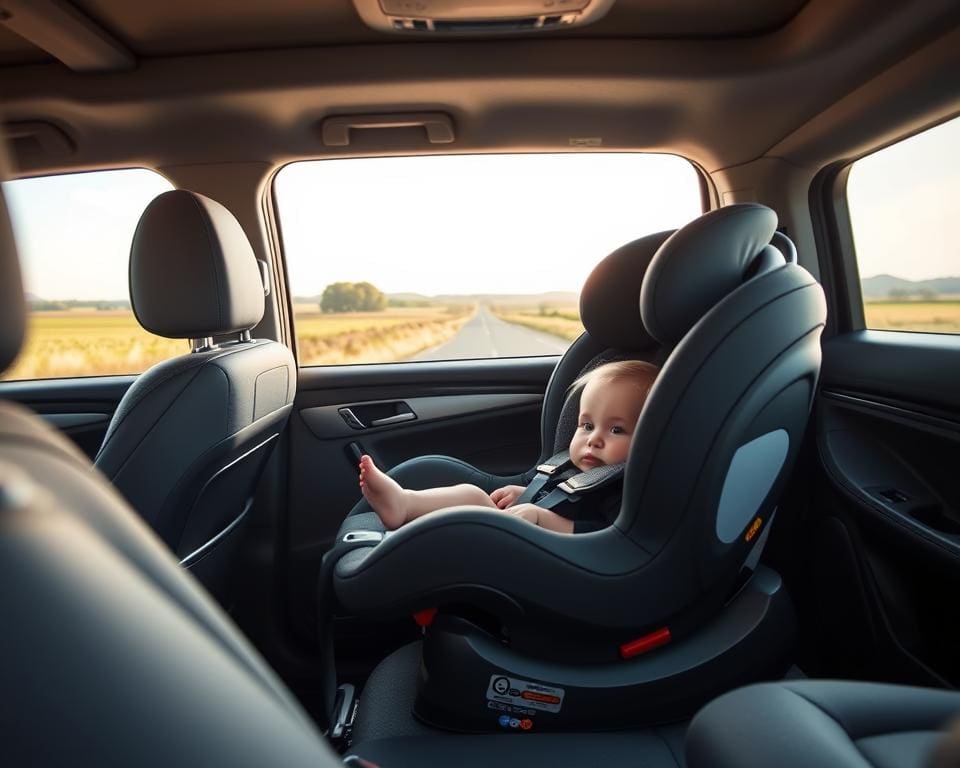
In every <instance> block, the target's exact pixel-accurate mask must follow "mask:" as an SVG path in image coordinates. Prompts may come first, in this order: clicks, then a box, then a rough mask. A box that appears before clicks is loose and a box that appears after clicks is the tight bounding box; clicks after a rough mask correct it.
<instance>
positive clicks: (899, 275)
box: [847, 119, 960, 333]
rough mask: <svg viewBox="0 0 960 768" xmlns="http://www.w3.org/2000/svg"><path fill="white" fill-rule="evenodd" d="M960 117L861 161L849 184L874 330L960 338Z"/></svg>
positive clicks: (866, 314)
mask: <svg viewBox="0 0 960 768" xmlns="http://www.w3.org/2000/svg"><path fill="white" fill-rule="evenodd" d="M958 148H960V119H955V120H951V121H950V122H948V123H944V124H943V125H939V126H937V127H936V128H931V129H930V130H928V131H924V132H923V133H919V134H917V135H916V136H912V137H910V138H909V139H905V140H904V141H901V142H898V143H897V144H892V145H891V146H889V147H886V148H884V149H881V150H879V151H877V152H875V153H874V154H872V155H869V156H867V157H864V158H862V159H860V160H858V161H856V162H855V163H854V164H853V165H852V166H851V168H850V175H849V177H848V180H847V202H848V207H849V211H850V225H851V229H852V230H853V239H854V246H855V249H856V255H857V266H858V268H859V271H860V286H861V290H862V293H863V310H864V317H865V320H866V326H867V328H875V329H884V330H896V331H925V332H928V333H960V239H958V237H957V222H958V220H960V153H958V152H957V150H958Z"/></svg>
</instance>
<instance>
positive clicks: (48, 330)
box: [3, 309, 190, 379]
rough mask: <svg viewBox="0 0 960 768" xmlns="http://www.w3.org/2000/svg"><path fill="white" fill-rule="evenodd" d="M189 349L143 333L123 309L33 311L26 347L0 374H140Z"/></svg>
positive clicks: (184, 344) (41, 376)
mask: <svg viewBox="0 0 960 768" xmlns="http://www.w3.org/2000/svg"><path fill="white" fill-rule="evenodd" d="M189 349H190V346H189V343H188V342H186V341H184V340H183V339H164V338H161V337H159V336H154V335H153V334H151V333H147V332H146V331H145V330H143V328H141V327H140V325H139V324H138V323H137V321H136V319H135V318H134V316H133V313H131V312H128V311H125V310H102V311H97V310H83V309H77V310H65V311H62V312H33V313H31V315H30V320H29V325H28V328H27V341H26V345H25V347H24V349H23V351H22V352H21V353H20V357H19V358H18V359H17V362H16V363H15V364H14V366H13V368H11V369H10V370H8V371H7V372H6V373H5V374H4V376H3V378H5V379H49V378H56V377H68V376H103V375H109V374H119V373H140V372H141V371H144V370H146V369H147V368H149V367H150V366H151V365H153V364H154V363H158V362H160V361H161V360H166V359H168V358H171V357H174V356H176V355H182V354H183V353H184V352H187V351H189Z"/></svg>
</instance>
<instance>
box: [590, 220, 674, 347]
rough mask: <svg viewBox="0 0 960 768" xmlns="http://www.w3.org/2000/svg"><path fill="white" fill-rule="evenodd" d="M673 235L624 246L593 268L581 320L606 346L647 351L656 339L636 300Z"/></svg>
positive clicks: (595, 337)
mask: <svg viewBox="0 0 960 768" xmlns="http://www.w3.org/2000/svg"><path fill="white" fill-rule="evenodd" d="M671 234H673V233H672V231H671V232H658V233H656V234H653V235H647V236H646V237H641V238H640V239H638V240H634V241H633V242H631V243H627V244H626V245H624V246H621V247H620V248H618V249H617V250H615V251H614V252H613V253H611V254H610V255H608V256H607V257H606V258H605V259H603V261H601V262H600V263H599V264H597V266H595V267H594V268H593V271H592V272H591V273H590V276H589V277H587V280H586V282H585V283H584V285H583V290H582V291H581V292H580V320H581V321H582V322H583V327H584V328H586V329H587V331H588V332H589V333H590V335H591V336H592V337H593V338H594V339H596V340H597V341H598V342H600V343H601V344H602V345H603V346H605V347H612V348H614V349H620V350H624V351H636V350H642V349H647V348H649V347H651V346H654V345H656V343H657V342H656V340H655V339H654V338H653V337H652V336H650V334H649V333H647V330H646V328H645V327H644V324H643V320H642V319H641V317H640V306H639V304H638V302H637V297H638V296H639V295H640V287H641V286H642V285H643V279H644V275H645V274H646V272H647V269H648V268H649V266H650V262H651V260H652V259H653V257H654V255H655V254H656V253H657V250H658V249H659V247H660V246H661V245H662V244H663V242H664V241H665V240H666V239H667V238H668V237H669V236H670V235H671Z"/></svg>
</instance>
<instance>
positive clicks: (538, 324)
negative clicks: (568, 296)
mask: <svg viewBox="0 0 960 768" xmlns="http://www.w3.org/2000/svg"><path fill="white" fill-rule="evenodd" d="M490 311H491V312H493V314H494V315H496V316H497V317H499V318H500V319H501V320H503V321H505V322H507V323H514V324H515V325H523V326H525V327H527V328H533V329H534V330H537V331H543V332H544V333H549V334H552V335H553V336H559V337H560V338H561V339H566V340H567V341H573V340H574V339H575V338H577V336H579V335H580V334H581V333H583V323H581V322H580V312H579V310H578V309H577V307H576V306H574V305H570V306H562V307H559V306H558V307H544V308H542V309H541V308H540V307H512V306H493V307H491V308H490Z"/></svg>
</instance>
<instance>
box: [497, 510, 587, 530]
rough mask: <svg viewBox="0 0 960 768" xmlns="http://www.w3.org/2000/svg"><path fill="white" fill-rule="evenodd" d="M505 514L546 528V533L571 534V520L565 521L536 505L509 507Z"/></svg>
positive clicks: (554, 513)
mask: <svg viewBox="0 0 960 768" xmlns="http://www.w3.org/2000/svg"><path fill="white" fill-rule="evenodd" d="M507 512H509V513H510V514H512V515H516V516H517V517H522V518H523V519H524V520H526V521H527V522H528V523H533V524H534V525H539V526H540V527H541V528H546V529H547V530H548V531H556V532H557V533H573V520H567V518H565V517H562V516H561V515H558V514H557V513H556V512H551V511H550V510H549V509H544V508H543V507H538V506H537V505H536V504H517V505H516V506H515V507H510V508H509V509H508V510H507Z"/></svg>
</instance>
